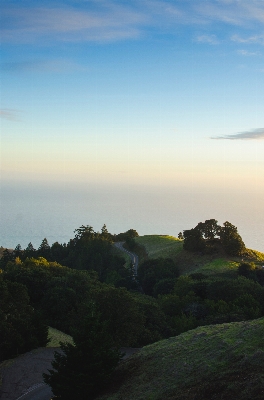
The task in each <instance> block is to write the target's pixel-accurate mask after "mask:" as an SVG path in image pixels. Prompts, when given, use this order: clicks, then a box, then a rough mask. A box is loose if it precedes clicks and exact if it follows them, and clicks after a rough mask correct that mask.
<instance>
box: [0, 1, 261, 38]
mask: <svg viewBox="0 0 264 400" xmlns="http://www.w3.org/2000/svg"><path fill="white" fill-rule="evenodd" d="M10 4H12V1H11V2H6V4H4V5H2V9H1V17H0V18H1V21H0V22H1V28H0V34H1V41H2V42H20V43H35V42H38V41H41V43H42V44H45V40H46V41H49V40H52V41H53V42H56V41H59V42H61V41H64V42H67V41H71V42H74V41H76V42H77V41H115V40H123V39H128V38H131V39H133V38H139V37H140V36H141V35H144V34H145V32H146V31H147V30H148V28H155V29H159V30H164V29H165V30H166V31H168V30H169V31H170V32H175V26H178V25H196V26H197V25H199V26H206V27H207V28H208V26H210V27H212V29H213V28H214V24H215V23H216V22H220V23H224V24H228V25H233V26H236V27H239V28H241V27H242V28H243V27H251V28H253V29H255V27H256V23H261V24H262V23H264V1H260V0H250V1H249V0H243V1H238V0H197V1H193V0H184V1H182V0H175V1H172V0H167V1H161V0H133V1H131V0H130V1H129V0H128V1H127V2H123V1H122V2H120V3H119V2H118V0H108V1H104V0H89V1H76V0H75V1H72V2H70V1H68V2H67V5H66V2H58V1H55V2H50V3H49V6H47V5H46V6H43V5H42V6H40V5H39V4H47V2H42V3H41V2H40V1H37V0H36V1H35V2H30V1H29V2H17V3H14V4H17V5H14V4H13V6H10ZM26 4H27V5H28V4H31V6H28V7H27V6H26ZM70 4H71V5H70ZM232 40H233V41H237V42H240V43H259V42H263V35H259V34H258V35H252V37H249V38H248V39H243V38H242V37H240V36H238V35H234V36H233V37H232ZM197 41H198V42H204V43H210V44H217V39H216V37H214V35H211V34H210V33H209V34H205V35H200V36H198V38H197Z"/></svg>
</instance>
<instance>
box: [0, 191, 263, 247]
mask: <svg viewBox="0 0 264 400" xmlns="http://www.w3.org/2000/svg"><path fill="white" fill-rule="evenodd" d="M1 199H2V201H1V207H0V219H1V228H0V245H2V246H4V247H9V248H14V247H15V246H16V245H17V244H18V243H20V244H21V246H22V248H25V247H26V246H27V245H28V243H29V242H32V243H33V245H34V247H35V248H38V247H39V245H40V243H41V241H42V239H43V238H44V237H46V238H47V239H48V241H49V244H50V245H51V244H52V243H54V242H55V241H58V242H60V243H64V242H66V243H67V242H68V241H69V239H70V238H73V237H74V232H73V231H74V229H76V228H78V227H79V226H81V225H91V226H92V227H93V228H94V230H95V231H99V230H100V229H101V227H102V226H103V224H104V223H106V226H107V228H108V230H109V232H111V233H120V232H124V231H126V230H128V229H130V228H133V229H136V230H137V231H138V232H139V234H140V235H146V234H168V235H172V236H177V235H178V233H179V232H180V231H182V230H183V229H190V228H192V227H194V226H195V225H196V224H197V223H198V222H203V221H205V219H210V218H215V219H217V220H218V222H219V223H220V224H221V225H222V223H223V222H225V221H226V220H228V221H229V222H231V223H232V224H234V225H236V226H237V228H238V232H239V233H240V234H241V236H242V238H243V240H244V242H245V244H246V246H247V247H249V248H252V249H255V250H259V251H264V233H263V226H264V213H263V207H262V204H263V201H264V195H263V194H262V195H260V194H259V195H258V196H253V195H252V193H245V192H243V191H241V190H240V191H239V190H237V191H233V192H232V193H230V192H229V193H225V192H224V191H222V192H221V191H216V190H215V191H213V190H211V191H208V190H206V189H203V190H199V189H198V188H194V189H193V190H190V189H188V188H184V187H179V188H173V187H162V189H161V188H160V186H156V187H155V186H144V187H143V186H140V185H128V184H127V185H123V186H122V187H121V186H117V185H116V186H106V185H104V186H99V185H90V186H83V187H82V186H81V185H80V184H79V185H77V184H75V185H73V184H72V185H66V184H65V185H60V187H55V186H54V187H50V186H49V185H47V184H44V185H43V184H41V185H40V184H39V185H37V184H34V185H32V186H30V185H17V186H16V187H10V186H8V185H2V187H1Z"/></svg>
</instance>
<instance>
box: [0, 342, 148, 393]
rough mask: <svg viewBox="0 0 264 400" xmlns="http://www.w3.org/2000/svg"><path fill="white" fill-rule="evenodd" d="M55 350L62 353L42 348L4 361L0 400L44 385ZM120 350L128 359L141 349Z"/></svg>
mask: <svg viewBox="0 0 264 400" xmlns="http://www.w3.org/2000/svg"><path fill="white" fill-rule="evenodd" d="M55 350H57V351H61V350H60V348H54V347H46V348H45V347H41V348H39V349H36V350H32V351H30V352H28V353H25V354H22V355H21V356H19V357H17V358H14V359H13V360H7V361H4V362H3V363H2V364H1V365H0V377H2V385H1V386H0V400H16V399H17V398H18V397H20V396H21V395H22V394H24V393H27V392H28V391H29V390H30V389H32V388H33V387H34V386H37V385H39V384H40V383H43V377H42V374H43V372H47V370H48V369H52V366H51V361H52V360H53V358H54V351H55ZM120 350H121V352H122V353H125V356H124V357H123V359H126V358H127V357H130V356H131V355H132V354H134V353H135V352H137V351H139V350H140V349H139V348H138V349H137V348H131V347H123V348H121V349H120Z"/></svg>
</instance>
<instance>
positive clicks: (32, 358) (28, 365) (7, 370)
mask: <svg viewBox="0 0 264 400" xmlns="http://www.w3.org/2000/svg"><path fill="white" fill-rule="evenodd" d="M55 350H59V349H57V348H52V347H49V348H43V347H42V348H39V349H37V350H33V351H31V352H28V353H25V354H22V355H21V356H19V357H17V358H15V359H13V360H8V361H5V362H4V363H3V364H1V366H0V374H1V376H2V385H1V388H0V399H1V400H16V399H17V398H18V397H20V396H21V395H23V394H24V393H27V392H29V391H30V390H31V389H32V388H34V387H35V386H37V385H40V384H42V383H43V377H42V374H43V372H47V370H48V369H51V368H52V367H51V361H52V360H53V358H54V351H55Z"/></svg>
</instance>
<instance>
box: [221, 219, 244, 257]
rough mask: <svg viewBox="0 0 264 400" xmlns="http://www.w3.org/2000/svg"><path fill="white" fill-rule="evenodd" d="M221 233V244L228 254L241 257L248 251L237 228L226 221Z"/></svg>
mask: <svg viewBox="0 0 264 400" xmlns="http://www.w3.org/2000/svg"><path fill="white" fill-rule="evenodd" d="M223 225H224V226H223V227H222V228H221V231H220V239H221V244H222V246H223V248H224V250H225V251H226V253H227V254H229V255H231V256H241V255H242V254H243V253H244V251H245V250H246V246H245V243H244V242H243V240H242V238H241V236H240V235H239V233H238V232H237V227H236V226H234V225H232V224H231V223H230V222H228V221H226V222H225V223H224V224H223Z"/></svg>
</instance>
